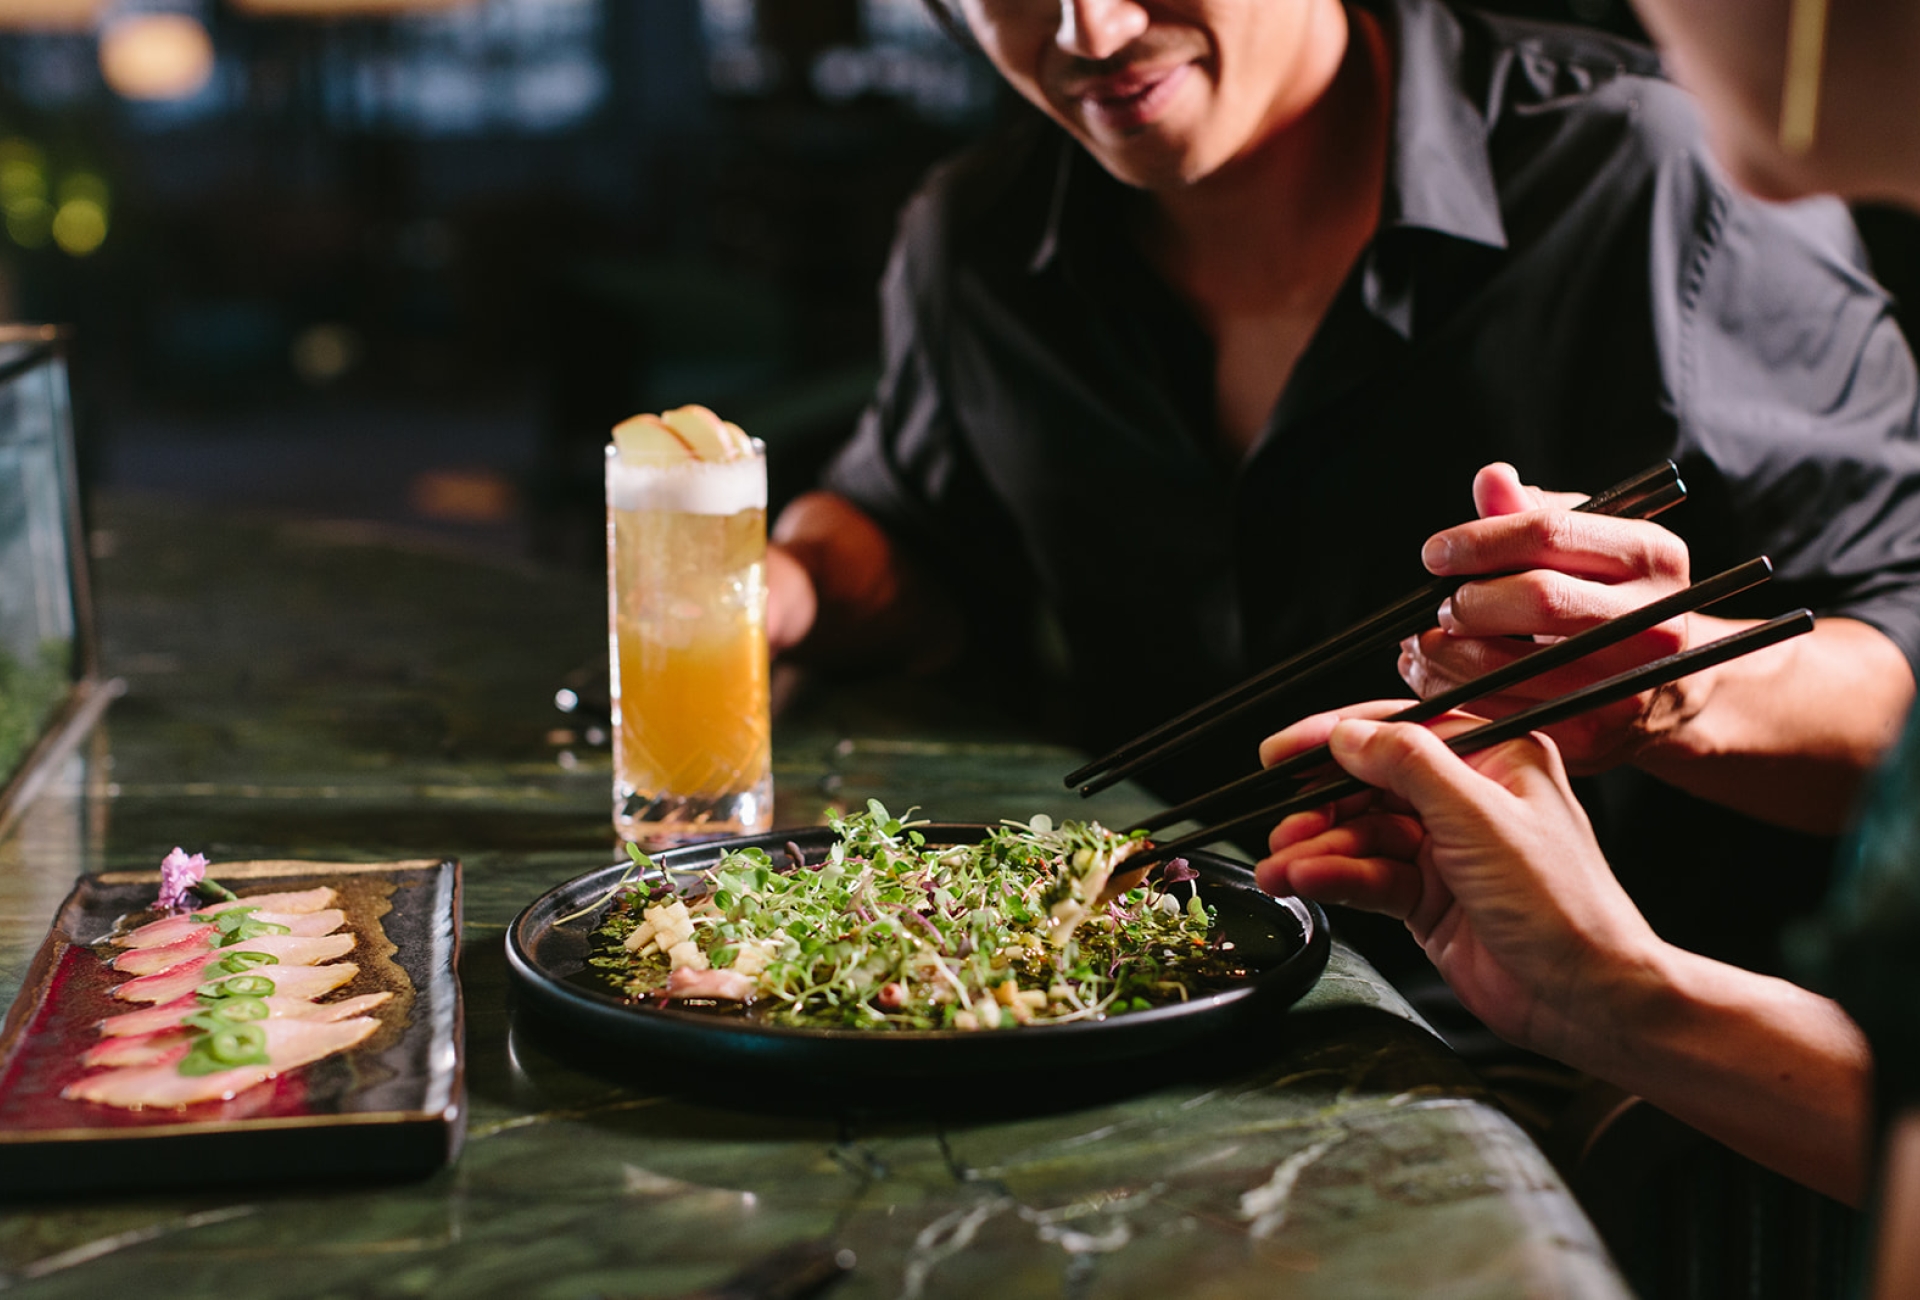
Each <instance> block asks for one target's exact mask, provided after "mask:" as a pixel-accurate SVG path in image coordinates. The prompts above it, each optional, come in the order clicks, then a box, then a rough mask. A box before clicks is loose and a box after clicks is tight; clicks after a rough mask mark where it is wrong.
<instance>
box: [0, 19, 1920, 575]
mask: <svg viewBox="0 0 1920 1300" xmlns="http://www.w3.org/2000/svg"><path fill="white" fill-rule="evenodd" d="M1499 7H1501V8H1504V9H1506V10H1508V11H1511V12H1516V13H1523V14H1527V15H1530V16H1535V17H1546V18H1554V19H1559V20H1564V21H1574V22H1584V23H1588V24H1593V25H1597V26H1601V27H1605V28H1608V29H1611V30H1614V31H1618V32H1623V33H1626V34H1630V35H1631V34H1634V33H1635V32H1636V28H1635V27H1634V25H1633V22H1632V19H1631V17H1630V15H1629V14H1628V12H1627V11H1626V9H1625V7H1624V5H1623V3H1622V2H1621V0H1535V2H1533V3H1527V2H1525V0H1514V2H1512V3H1507V4H1504V5H1501V6H1499ZM1011 111H1015V110H1014V109H1013V107H1012V106H1011V105H1010V104H1009V103H1007V102H1006V98H1005V96H1004V95H1003V92H1002V91H1001V90H1000V88H999V86H998V84H997V82H996V79H995V78H994V77H993V75H992V73H991V71H990V70H989V69H987V68H986V67H985V65H984V64H983V63H982V62H981V61H980V60H979V59H978V58H977V57H976V56H974V55H972V54H971V53H969V52H968V51H967V50H965V49H964V48H962V47H961V46H960V45H959V44H957V43H956V42H954V41H953V40H951V39H950V38H949V37H948V36H947V35H946V34H945V33H944V32H942V31H941V30H940V29H939V27H938V26H937V25H936V24H934V23H933V22H932V21H931V19H930V18H929V17H928V15H927V13H926V11H925V9H924V8H923V7H922V4H921V0H0V226H3V230H0V320H31V321H53V322H62V323H68V324H71V325H72V326H74V327H75V331H76V334H75V338H76V343H75V349H74V365H75V377H76V385H77V395H76V396H77V403H78V407H79V417H80V425H81V457H82V462H83V473H84V475H85V477H86V479H87V481H88V482H89V483H90V485H92V486H93V487H94V488H96V489H98V488H106V489H110V490H114V491H128V492H152V493H165V494H168V495H171V496H175V497H185V498H189V499H192V500H196V501H204V502H206V503H209V504H214V505H218V506H222V507H233V508H249V509H253V508H258V509H266V510H272V511H276V512H281V513H304V514H311V515H313V516H325V517H333V518H346V519H360V520H367V521H371V522H374V523H378V524H382V525H392V526H398V527H404V528H409V529H420V530H429V531H431V532H433V533H435V534H438V535H440V536H442V537H443V538H445V539H448V540H450V541H451V542H453V543H454V544H458V545H461V546H471V547H476V548H487V549H491V550H496V551H503V552H510V553H512V554H515V555H519V556H526V557H531V558H535V559H539V560H543V561H547V562H551V563H556V564H560V565H564V566H568V567H579V568H593V567H597V566H599V565H600V564H601V563H603V559H602V555H603V552H602V549H601V548H602V542H601V537H602V533H601V521H600V517H599V505H598V503H599V500H600V486H599V472H600V447H601V445H602V443H603V442H604V441H605V437H606V431H607V429H608V428H609V427H610V426H611V424H612V423H613V422H615V421H616V420H618V419H620V418H622V417H624V416H626V415H629V414H632V413H633V412H635V411H639V410H649V409H656V410H657V409H660V408H662V407H665V406H671V405H677V404H679V403H682V402H687V401H701V402H705V403H706V404H708V405H711V406H714V407H716V408H718V409H719V410H720V411H721V412H722V413H723V414H725V415H727V416H728V417H730V418H732V419H734V420H736V421H738V422H739V423H740V424H742V425H744V426H745V427H746V428H747V429H748V430H749V431H751V432H753V433H755V434H757V435H759V436H760V437H762V438H764V439H766V441H767V443H768V445H769V448H770V456H769V463H770V467H771V474H772V483H771V489H772V495H773V497H774V501H773V503H772V504H773V505H774V507H775V508H777V507H778V505H779V504H780V502H782V501H783V500H785V499H786V498H787V497H789V496H791V495H792V494H793V493H794V492H795V491H798V490H800V489H801V488H802V487H804V486H805V485H806V483H807V482H808V481H809V480H810V479H811V477H812V475H813V474H814V472H815V471H816V470H817V468H818V466H819V464H820V463H821V461H822V460H823V458H824V457H825V456H826V455H827V454H828V452H829V451H830V450H831V449H832V447H833V446H834V444H835V443H836V442H837V441H838V439H839V438H840V437H842V436H843V435H844V434H845V432H846V431H847V429H848V428H849V427H850V425H851V423H852V421H853V419H854V417H855V415H856V414H857V412H858V409H859V407H860V405H861V404H862V402H863V400H864V397H865V395H866V393H867V391H868V389H869V388H870V386H871V384H872V382H873V380H874V378H875V375H876V363H875V357H876V343H877V321H876V310H875V296H874V294H875V283H876V281H877V279H878V276H879V273H880V270H881V267H882V265H883V262H884V259H885V256H886V251H887V246H888V242H889V240H890V237H891V233H892V229H893V222H894V214H895V211H896V209H897V208H898V206H899V205H900V203H901V202H902V201H903V200H904V199H905V198H906V196H907V195H908V194H909V193H910V192H911V191H912V189H913V188H914V186H915V184H916V183H917V181H918V179H919V177H920V176H921V175H922V173H923V172H924V171H925V170H926V169H927V168H928V167H929V166H930V165H932V164H933V163H934V162H936V161H937V160H938V159H940V158H941V157H943V156H945V155H947V154H949V153H951V152H953V151H955V150H956V149H958V148H960V147H962V146H964V145H965V144H966V143H967V142H968V141H969V140H970V139H973V138H975V137H976V136H978V135H979V134H981V133H982V132H984V131H985V130H987V129H988V128H989V127H990V126H991V125H992V124H993V123H994V122H995V120H996V119H997V118H998V117H999V116H1000V115H1002V114H1004V113H1007V112H1011ZM1862 222H1863V228H1864V229H1865V231H1866V233H1867V234H1868V236H1869V238H1870V243H1871V248H1872V253H1873V256H1874V259H1875V266H1876V269H1877V270H1878V271H1879V273H1880V274H1881V277H1882V279H1883V280H1885V281H1887V282H1888V283H1889V284H1890V285H1891V286H1892V287H1893V288H1894V289H1895V291H1896V293H1899V294H1901V296H1902V297H1904V296H1905V293H1906V290H1907V289H1908V287H1909V286H1911V287H1912V288H1913V289H1914V291H1915V292H1920V278H1917V274H1920V257H1916V250H1920V240H1916V238H1915V235H1914V229H1913V226H1912V225H1911V223H1909V222H1908V221H1907V220H1906V219H1904V218H1898V217H1894V216H1891V215H1888V214H1883V213H1877V212H1866V213H1863V214H1862Z"/></svg>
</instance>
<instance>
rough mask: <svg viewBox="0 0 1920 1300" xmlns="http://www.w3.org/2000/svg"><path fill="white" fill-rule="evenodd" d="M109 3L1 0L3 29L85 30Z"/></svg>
mask: <svg viewBox="0 0 1920 1300" xmlns="http://www.w3.org/2000/svg"><path fill="white" fill-rule="evenodd" d="M105 7H106V0H0V30H5V31H13V32H83V31H87V30H88V29H90V28H91V27H92V26H93V23H94V20H95V19H96V18H98V17H99V16H100V11H101V10H102V9H104V8H105Z"/></svg>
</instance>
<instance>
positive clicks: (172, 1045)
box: [80, 967, 393, 1067]
mask: <svg viewBox="0 0 1920 1300" xmlns="http://www.w3.org/2000/svg"><path fill="white" fill-rule="evenodd" d="M312 969H316V970H319V969H324V968H323V967H313V968H312ZM392 996H393V994H391V993H386V992H381V993H362V994H361V995H360V996H359V997H355V998H342V999H341V1000H340V1001H338V1002H310V1001H308V1000H307V999H305V998H283V997H265V998H262V999H260V1000H261V1001H262V1002H264V1003H266V1004H267V1018H268V1019H269V1020H311V1021H313V1022H315V1023H316V1024H327V1023H329V1022H331V1021H335V1020H347V1019H350V1018H352V1017H354V1016H360V1015H365V1014H367V1013H368V1012H370V1011H372V1010H373V1009H374V1008H375V1007H377V1006H379V1005H380V1004H381V1003H382V1002H385V1001H386V1000H387V999H388V998H390V997H392ZM154 1010H155V1011H158V1010H160V1008H157V1007H156V1008H154ZM167 1010H169V1011H171V1012H172V1013H173V1017H174V1018H173V1019H172V1020H170V1021H168V1022H167V1023H166V1024H165V1025H164V1026H163V1027H161V1028H159V1029H156V1030H154V1031H153V1032H151V1033H144V1034H133V1035H115V1036H112V1037H108V1038H106V1039H103V1040H102V1041H100V1042H98V1043H95V1044H94V1045H93V1046H92V1047H90V1048H88V1049H87V1050H86V1052H85V1054H84V1055H82V1056H81V1058H80V1063H81V1064H82V1065H85V1066H88V1067H93V1066H105V1065H167V1064H171V1063H172V1062H175V1061H178V1060H179V1059H180V1058H181V1057H183V1056H185V1055H186V1054H187V1049H188V1048H189V1047H191V1046H192V1045H193V1035H192V1033H191V1032H190V1031H189V1030H188V1029H186V1028H185V1027H184V1026H182V1025H181V1024H180V1020H181V1019H182V1018H183V1017H186V1016H190V1015H192V1014H193V1013H194V1012H196V1011H199V1010H201V1003H200V1000H199V999H198V998H194V997H185V998H181V999H180V1000H179V1001H177V1002H169V1003H168V1004H167ZM133 1014H134V1015H148V1014H150V1013H149V1012H141V1011H136V1012H134V1013H133ZM176 1048H177V1049H178V1050H175V1049H176Z"/></svg>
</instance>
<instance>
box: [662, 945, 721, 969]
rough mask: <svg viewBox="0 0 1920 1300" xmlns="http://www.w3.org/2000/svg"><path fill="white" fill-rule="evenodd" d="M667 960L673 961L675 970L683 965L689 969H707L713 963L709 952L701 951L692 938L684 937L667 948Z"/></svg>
mask: <svg viewBox="0 0 1920 1300" xmlns="http://www.w3.org/2000/svg"><path fill="white" fill-rule="evenodd" d="M667 960H669V961H671V962H672V963H673V969H675V970H680V969H681V968H683V967H684V968H685V969H687V970H706V969H707V968H708V967H709V966H711V965H712V963H711V962H709V961H708V960H707V954H705V953H704V952H701V951H700V949H699V947H698V946H697V945H696V944H695V943H694V942H693V940H691V939H683V940H682V941H680V942H679V943H676V944H674V945H673V947H671V948H669V949H667Z"/></svg>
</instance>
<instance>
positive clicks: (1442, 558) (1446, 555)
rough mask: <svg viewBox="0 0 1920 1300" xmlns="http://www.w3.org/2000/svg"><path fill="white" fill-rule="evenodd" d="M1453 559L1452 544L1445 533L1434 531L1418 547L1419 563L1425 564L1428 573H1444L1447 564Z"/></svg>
mask: <svg viewBox="0 0 1920 1300" xmlns="http://www.w3.org/2000/svg"><path fill="white" fill-rule="evenodd" d="M1452 559H1453V544H1452V543H1451V542H1449V541H1448V540H1447V535H1446V534H1445V533H1435V534H1434V535H1433V536H1432V537H1429V538H1428V539H1427V544H1426V545H1425V546H1423V547H1421V548H1420V563H1422V564H1424V565H1426V566H1427V572H1428V573H1445V572H1446V571H1447V564H1448V562H1449V561H1450V560H1452Z"/></svg>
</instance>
